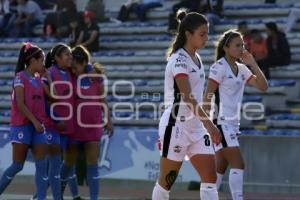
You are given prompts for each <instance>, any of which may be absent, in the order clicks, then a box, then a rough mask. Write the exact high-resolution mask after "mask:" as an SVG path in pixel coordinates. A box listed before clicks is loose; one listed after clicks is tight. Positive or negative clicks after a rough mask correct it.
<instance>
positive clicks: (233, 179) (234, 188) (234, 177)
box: [229, 169, 244, 200]
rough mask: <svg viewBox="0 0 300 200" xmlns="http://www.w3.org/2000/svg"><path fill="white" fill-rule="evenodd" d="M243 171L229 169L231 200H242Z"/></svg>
mask: <svg viewBox="0 0 300 200" xmlns="http://www.w3.org/2000/svg"><path fill="white" fill-rule="evenodd" d="M243 176H244V170H242V169H231V170H230V173H229V187H230V191H231V195H232V199H233V200H243V199H244V198H243Z"/></svg>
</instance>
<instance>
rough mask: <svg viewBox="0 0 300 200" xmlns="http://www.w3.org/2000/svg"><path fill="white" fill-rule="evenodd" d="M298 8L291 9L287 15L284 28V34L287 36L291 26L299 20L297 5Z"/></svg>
mask: <svg viewBox="0 0 300 200" xmlns="http://www.w3.org/2000/svg"><path fill="white" fill-rule="evenodd" d="M297 6H298V7H293V8H292V9H291V11H290V13H289V16H288V18H287V22H286V28H285V30H284V32H285V33H286V34H288V33H289V32H290V31H291V30H292V28H293V26H294V25H295V24H296V22H297V20H299V19H300V5H297Z"/></svg>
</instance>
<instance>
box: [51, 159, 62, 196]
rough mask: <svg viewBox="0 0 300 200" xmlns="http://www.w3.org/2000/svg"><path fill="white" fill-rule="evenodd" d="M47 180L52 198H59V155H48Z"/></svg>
mask: <svg viewBox="0 0 300 200" xmlns="http://www.w3.org/2000/svg"><path fill="white" fill-rule="evenodd" d="M49 163H50V165H49V182H50V186H51V189H52V195H53V199H54V200H61V183H60V167H61V156H60V155H55V156H49Z"/></svg>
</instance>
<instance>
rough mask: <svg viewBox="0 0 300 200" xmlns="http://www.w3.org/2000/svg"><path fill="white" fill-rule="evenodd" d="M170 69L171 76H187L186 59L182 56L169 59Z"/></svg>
mask: <svg viewBox="0 0 300 200" xmlns="http://www.w3.org/2000/svg"><path fill="white" fill-rule="evenodd" d="M171 69H172V74H173V77H175V78H176V77H180V76H181V77H182V76H185V77H187V76H188V64H187V59H186V58H184V57H180V56H177V57H173V58H172V60H171Z"/></svg>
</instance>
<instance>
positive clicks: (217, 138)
mask: <svg viewBox="0 0 300 200" xmlns="http://www.w3.org/2000/svg"><path fill="white" fill-rule="evenodd" d="M207 131H208V133H209V134H210V137H211V140H212V142H213V143H215V144H216V145H218V144H220V143H221V141H222V135H221V132H220V130H219V129H218V128H217V127H216V126H215V125H214V124H213V123H211V125H209V126H208V127H207Z"/></svg>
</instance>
